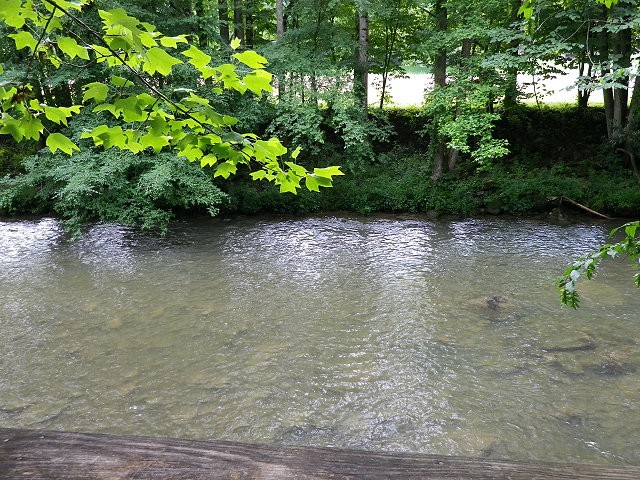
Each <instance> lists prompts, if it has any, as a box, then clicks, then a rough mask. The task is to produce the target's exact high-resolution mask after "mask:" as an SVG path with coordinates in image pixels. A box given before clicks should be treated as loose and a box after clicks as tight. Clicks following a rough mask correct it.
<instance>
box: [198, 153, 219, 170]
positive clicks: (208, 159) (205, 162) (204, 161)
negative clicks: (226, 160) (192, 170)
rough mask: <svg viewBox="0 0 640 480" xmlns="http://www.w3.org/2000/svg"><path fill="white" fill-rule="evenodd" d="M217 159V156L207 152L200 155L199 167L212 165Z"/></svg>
mask: <svg viewBox="0 0 640 480" xmlns="http://www.w3.org/2000/svg"><path fill="white" fill-rule="evenodd" d="M217 161H218V157H216V156H215V155H213V154H211V153H210V154H208V155H205V156H204V157H202V158H201V159H200V166H201V167H212V166H213V165H215V164H216V162H217Z"/></svg>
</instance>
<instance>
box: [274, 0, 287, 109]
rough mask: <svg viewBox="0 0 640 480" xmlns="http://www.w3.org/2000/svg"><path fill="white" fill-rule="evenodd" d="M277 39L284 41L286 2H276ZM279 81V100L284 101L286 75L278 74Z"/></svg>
mask: <svg viewBox="0 0 640 480" xmlns="http://www.w3.org/2000/svg"><path fill="white" fill-rule="evenodd" d="M276 39H277V41H278V43H282V40H284V0H276ZM277 79H278V98H279V99H280V100H282V99H283V98H284V94H285V74H284V73H280V74H278V76H277Z"/></svg>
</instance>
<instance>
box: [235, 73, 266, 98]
mask: <svg viewBox="0 0 640 480" xmlns="http://www.w3.org/2000/svg"><path fill="white" fill-rule="evenodd" d="M272 78H273V75H271V74H270V73H269V72H267V71H266V70H255V71H253V72H251V73H250V74H248V75H245V77H244V78H243V79H242V81H243V82H244V84H245V85H246V86H247V88H248V89H249V90H251V91H252V92H253V93H255V94H256V95H258V96H262V92H263V91H265V92H272V91H273V87H272V86H271V79H272Z"/></svg>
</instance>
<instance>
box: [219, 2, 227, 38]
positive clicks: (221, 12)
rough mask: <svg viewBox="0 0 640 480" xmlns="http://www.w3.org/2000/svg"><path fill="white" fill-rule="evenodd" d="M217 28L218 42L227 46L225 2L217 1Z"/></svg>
mask: <svg viewBox="0 0 640 480" xmlns="http://www.w3.org/2000/svg"><path fill="white" fill-rule="evenodd" d="M218 28H219V31H220V40H221V41H222V43H224V44H227V45H228V44H229V4H228V3H227V0H218Z"/></svg>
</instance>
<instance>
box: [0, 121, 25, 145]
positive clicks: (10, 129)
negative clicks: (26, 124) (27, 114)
mask: <svg viewBox="0 0 640 480" xmlns="http://www.w3.org/2000/svg"><path fill="white" fill-rule="evenodd" d="M0 125H2V128H0V134H5V135H11V136H12V137H13V139H14V140H15V141H16V142H21V141H22V139H23V138H24V132H23V131H22V126H21V125H20V122H19V121H18V120H16V119H15V118H12V117H10V116H7V117H5V118H1V119H0Z"/></svg>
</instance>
